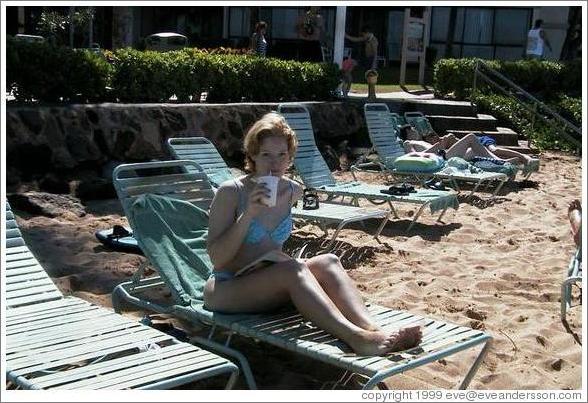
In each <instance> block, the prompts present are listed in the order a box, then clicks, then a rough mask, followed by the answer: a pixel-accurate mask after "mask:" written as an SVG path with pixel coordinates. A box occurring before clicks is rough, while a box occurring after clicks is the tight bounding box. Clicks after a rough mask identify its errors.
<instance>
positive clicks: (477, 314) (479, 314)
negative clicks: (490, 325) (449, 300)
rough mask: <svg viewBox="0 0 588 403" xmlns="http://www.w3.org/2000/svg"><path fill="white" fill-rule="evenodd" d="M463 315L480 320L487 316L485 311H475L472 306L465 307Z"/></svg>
mask: <svg viewBox="0 0 588 403" xmlns="http://www.w3.org/2000/svg"><path fill="white" fill-rule="evenodd" d="M465 315H466V316H467V317H468V318H470V319H474V320H478V321H480V322H481V321H483V320H484V319H486V318H487V317H488V315H487V314H486V313H485V312H481V311H477V310H475V309H473V308H468V309H466V311H465Z"/></svg>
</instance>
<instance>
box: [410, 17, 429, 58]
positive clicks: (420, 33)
mask: <svg viewBox="0 0 588 403" xmlns="http://www.w3.org/2000/svg"><path fill="white" fill-rule="evenodd" d="M424 36H425V24H423V23H422V22H420V21H410V22H409V23H408V30H407V32H406V41H407V43H406V50H407V51H408V52H411V53H422V51H423V47H424V46H423V45H424Z"/></svg>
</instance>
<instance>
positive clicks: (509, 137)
mask: <svg viewBox="0 0 588 403" xmlns="http://www.w3.org/2000/svg"><path fill="white" fill-rule="evenodd" d="M471 132H472V130H453V129H449V130H447V133H453V134H455V135H456V136H457V137H459V138H462V137H463V136H465V135H467V134H470V133H471ZM475 132H476V134H477V133H481V134H483V135H485V136H490V137H492V138H494V139H495V140H496V144H497V145H499V146H510V147H520V145H519V135H518V134H517V133H516V132H515V131H513V130H511V129H509V128H508V127H497V128H496V130H475Z"/></svg>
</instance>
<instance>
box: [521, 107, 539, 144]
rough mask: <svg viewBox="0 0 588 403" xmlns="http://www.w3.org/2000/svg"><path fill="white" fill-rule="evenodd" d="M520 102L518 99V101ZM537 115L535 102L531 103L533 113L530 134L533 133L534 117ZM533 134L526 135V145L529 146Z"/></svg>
mask: <svg viewBox="0 0 588 403" xmlns="http://www.w3.org/2000/svg"><path fill="white" fill-rule="evenodd" d="M519 102H520V101H519ZM536 117H537V103H536V102H534V103H533V113H532V114H531V134H535V118H536ZM532 138H533V136H532V135H531V136H528V137H527V147H529V148H531V139H532Z"/></svg>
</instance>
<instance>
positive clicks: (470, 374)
mask: <svg viewBox="0 0 588 403" xmlns="http://www.w3.org/2000/svg"><path fill="white" fill-rule="evenodd" d="M490 342H491V341H490V340H488V341H486V343H485V344H484V347H483V348H482V350H481V351H480V354H478V357H477V358H476V361H474V363H473V364H472V366H471V367H470V370H469V371H468V373H467V374H466V376H465V378H463V381H462V382H461V384H460V385H459V389H460V390H463V389H466V388H467V387H468V385H469V384H470V382H471V381H472V378H473V377H474V375H475V374H476V372H477V371H478V368H479V367H480V365H481V364H482V361H484V357H485V356H486V354H487V353H488V350H489V349H490Z"/></svg>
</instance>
